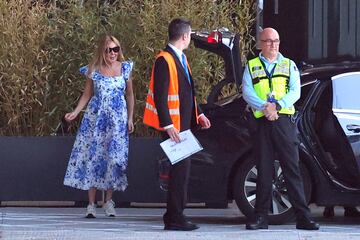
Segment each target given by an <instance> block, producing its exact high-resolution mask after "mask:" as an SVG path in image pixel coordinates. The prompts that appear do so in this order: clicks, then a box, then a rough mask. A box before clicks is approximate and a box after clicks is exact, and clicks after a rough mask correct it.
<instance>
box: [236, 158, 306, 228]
mask: <svg viewBox="0 0 360 240" xmlns="http://www.w3.org/2000/svg"><path fill="white" fill-rule="evenodd" d="M300 169H301V174H302V178H303V182H304V192H305V197H306V200H307V202H309V201H310V196H311V187H312V186H311V179H310V174H309V171H308V170H307V169H306V167H305V166H304V165H303V164H301V163H300ZM274 170H275V174H276V178H274V181H273V191H272V194H273V204H272V207H270V209H269V215H268V221H269V223H270V224H283V223H286V222H288V221H290V220H292V219H294V217H295V214H294V210H293V207H292V206H291V203H290V201H289V198H288V196H287V193H286V192H287V189H286V187H285V183H284V179H283V174H282V169H281V167H280V164H279V162H278V161H275V168H274ZM256 181H257V169H256V167H255V163H254V161H253V160H252V159H251V158H248V159H247V160H245V161H244V162H243V164H241V165H240V166H239V167H238V168H237V170H236V174H235V178H234V181H233V195H234V199H235V202H236V204H237V206H238V208H239V210H240V211H241V212H242V213H243V214H244V215H245V216H246V217H248V218H251V217H252V216H253V215H254V210H255V209H254V207H255V201H256Z"/></svg>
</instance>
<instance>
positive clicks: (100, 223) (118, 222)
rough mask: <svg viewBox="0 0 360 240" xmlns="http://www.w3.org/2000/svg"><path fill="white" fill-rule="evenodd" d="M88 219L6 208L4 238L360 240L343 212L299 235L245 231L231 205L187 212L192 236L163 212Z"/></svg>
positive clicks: (358, 226) (317, 213) (77, 213)
mask: <svg viewBox="0 0 360 240" xmlns="http://www.w3.org/2000/svg"><path fill="white" fill-rule="evenodd" d="M97 211H98V218H96V219H86V218H84V217H83V216H84V209H81V208H34V207H31V208H24V207H17V208H15V207H5V208H0V239H1V240H3V239H6V240H7V239H14V240H15V239H16V240H17V239H36V240H38V239H39V240H42V239H54V240H55V239H56V240H60V239H72V240H73V239H86V240H92V239H96V240H98V239H101V240H105V239H147V240H148V239H149V240H152V239H154V240H155V239H156V240H158V239H166V240H172V239H174V240H178V239H186V240H192V239H212V240H217V239H221V240H225V239H226V240H228V239H238V240H242V239H246V240H255V239H261V240H270V239H271V240H278V239H286V240H293V239H294V240H295V239H296V240H305V239H307V240H310V239H311V240H317V239H326V240H340V239H341V240H352V239H360V219H346V218H344V217H342V209H340V208H337V209H336V214H337V215H338V216H337V217H336V218H334V219H332V220H327V219H324V218H322V217H321V212H322V208H313V209H312V212H313V214H314V217H315V219H316V220H317V221H318V222H320V224H321V229H320V231H315V232H312V231H302V230H296V229H295V227H294V225H293V224H287V225H277V226H270V228H269V230H261V231H249V230H245V227H244V223H245V218H244V217H243V216H242V215H240V213H239V211H238V210H237V209H236V208H234V207H232V206H230V207H229V208H228V209H199V208H196V209H195V208H192V209H187V210H186V215H188V216H189V217H190V219H191V220H192V221H193V222H195V223H197V224H199V225H200V229H198V230H196V231H192V232H173V231H164V230H163V225H162V214H163V212H164V209H163V208H118V209H117V213H118V216H117V217H116V218H107V217H105V216H104V214H103V211H102V209H101V208H98V209H97Z"/></svg>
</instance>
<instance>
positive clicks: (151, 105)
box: [143, 51, 198, 131]
mask: <svg viewBox="0 0 360 240" xmlns="http://www.w3.org/2000/svg"><path fill="white" fill-rule="evenodd" d="M159 57H163V58H164V59H165V61H166V62H167V64H168V67H169V74H170V83H169V90H168V99H167V103H168V108H169V114H170V118H171V120H172V124H174V127H175V128H176V129H178V130H179V131H180V100H179V80H178V72H177V68H176V63H175V60H174V58H173V56H172V55H171V54H170V53H169V52H166V51H161V52H160V53H159V54H158V55H157V56H156V59H158V58H159ZM189 70H190V68H189ZM190 73H191V70H190ZM194 101H195V109H196V113H195V114H196V119H197V115H198V113H197V107H196V106H197V105H196V99H195V97H194ZM143 122H144V124H146V125H148V126H150V127H153V128H155V129H158V130H161V131H164V130H165V129H164V128H162V127H160V122H159V116H158V113H157V110H156V107H155V102H154V67H153V69H152V72H151V79H150V85H149V91H148V94H147V97H146V105H145V111H144V119H143Z"/></svg>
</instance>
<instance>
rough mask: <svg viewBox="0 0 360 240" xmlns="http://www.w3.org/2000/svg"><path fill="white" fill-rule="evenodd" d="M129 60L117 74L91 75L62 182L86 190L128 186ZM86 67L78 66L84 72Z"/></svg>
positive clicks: (124, 187)
mask: <svg viewBox="0 0 360 240" xmlns="http://www.w3.org/2000/svg"><path fill="white" fill-rule="evenodd" d="M132 67H133V62H131V61H126V62H122V63H121V75H120V76H114V77H107V76H103V75H102V74H101V73H100V72H99V71H94V72H93V73H92V74H91V79H92V80H93V85H94V94H93V96H92V98H91V99H90V101H89V103H88V105H87V109H86V112H85V114H84V117H83V119H82V122H81V125H80V128H79V130H78V133H77V135H76V140H75V143H74V146H73V149H72V152H71V155H70V160H69V164H68V167H67V171H66V175H65V179H64V185H67V186H71V187H74V188H78V189H82V190H89V189H90V188H92V187H94V188H97V189H103V190H107V189H113V190H121V191H124V190H125V189H126V187H127V185H128V183H127V177H126V168H127V163H128V149H129V135H128V124H127V123H128V116H127V107H126V100H125V89H126V81H127V80H128V79H129V77H130V73H131V71H132ZM87 71H88V67H87V66H84V67H82V68H80V73H81V74H84V75H86V74H87Z"/></svg>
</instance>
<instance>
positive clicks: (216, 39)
mask: <svg viewBox="0 0 360 240" xmlns="http://www.w3.org/2000/svg"><path fill="white" fill-rule="evenodd" d="M221 39H222V33H221V32H219V31H213V32H211V33H210V35H209V36H208V38H207V42H208V43H221Z"/></svg>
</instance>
